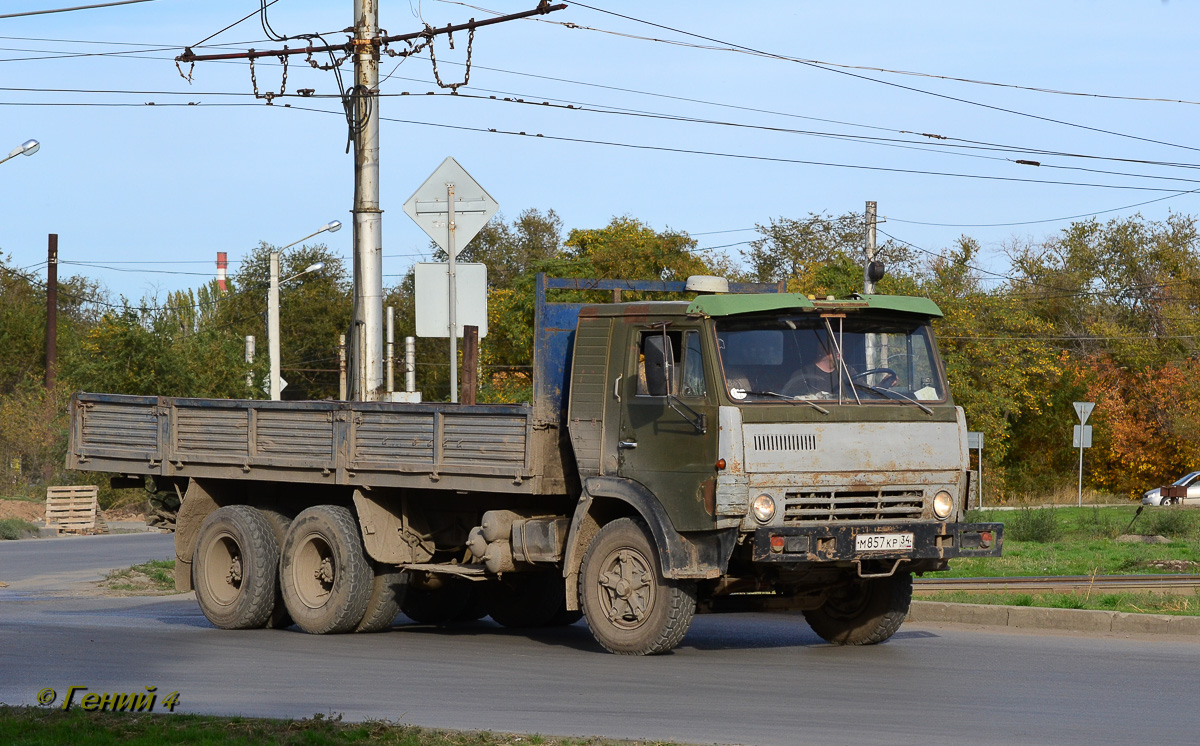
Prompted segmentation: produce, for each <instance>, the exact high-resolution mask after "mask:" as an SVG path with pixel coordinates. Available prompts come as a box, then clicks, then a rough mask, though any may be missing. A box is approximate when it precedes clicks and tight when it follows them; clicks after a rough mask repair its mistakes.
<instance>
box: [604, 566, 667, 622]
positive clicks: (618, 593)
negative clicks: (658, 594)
mask: <svg viewBox="0 0 1200 746" xmlns="http://www.w3.org/2000/svg"><path fill="white" fill-rule="evenodd" d="M599 596H600V598H599V600H600V608H601V610H603V612H604V616H605V617H606V618H607V619H608V621H609V622H610V623H611V624H612V625H613V626H614V627H617V628H619V629H636V628H638V627H640V626H641V625H642V624H643V623H645V621H646V620H647V619H648V618H649V617H650V613H651V612H652V611H653V609H654V601H655V584H654V566H653V565H652V564H650V560H649V559H647V558H646V555H644V554H642V553H641V552H639V551H637V550H636V549H631V548H628V547H622V548H621V549H616V550H614V551H612V552H610V553H609V554H608V556H607V557H605V558H604V562H603V564H601V565H600V578H599Z"/></svg>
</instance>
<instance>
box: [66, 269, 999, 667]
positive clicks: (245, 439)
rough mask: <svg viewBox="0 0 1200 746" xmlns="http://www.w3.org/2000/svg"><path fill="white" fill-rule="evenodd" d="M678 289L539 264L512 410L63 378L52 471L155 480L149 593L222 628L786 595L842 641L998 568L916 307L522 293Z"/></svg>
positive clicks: (671, 631)
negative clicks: (973, 504) (125, 390)
mask: <svg viewBox="0 0 1200 746" xmlns="http://www.w3.org/2000/svg"><path fill="white" fill-rule="evenodd" d="M714 281H715V280H714ZM689 282H691V281H689ZM697 282H698V283H699V284H700V285H703V284H704V282H705V281H704V280H698V281H697ZM721 282H723V281H721ZM684 289H685V285H684V283H678V282H634V281H618V280H577V279H569V280H567V279H552V278H545V277H542V276H539V277H538V283H537V306H536V320H535V325H536V330H535V331H536V333H535V344H534V348H535V349H534V373H533V378H534V381H533V396H532V398H533V401H532V402H529V403H523V404H514V405H463V404H448V403H424V404H408V403H390V402H357V401H355V402H349V401H257V400H213V399H189V398H172V397H152V396H151V397H147V396H124V395H112V394H91V393H79V394H76V395H75V397H74V398H73V400H72V403H71V432H70V445H69V454H68V457H67V461H68V466H69V467H71V468H74V469H82V470H90V471H100V472H111V473H115V474H118V475H123V476H122V477H120V478H121V479H124V480H126V481H128V480H129V478H131V477H132V478H137V479H144V480H145V481H146V483H147V488H148V489H152V490H157V491H173V492H175V493H177V494H178V495H179V497H180V498H181V501H182V502H181V507H180V510H179V514H178V516H177V529H176V533H175V552H176V571H175V582H176V586H177V588H179V589H180V590H191V589H194V590H195V591H196V597H197V600H198V602H199V605H200V608H201V609H202V610H203V612H204V614H205V616H206V617H207V618H208V619H209V621H211V622H212V623H213V624H214V625H216V626H218V627H222V628H232V629H239V628H254V627H264V626H274V627H284V626H290V625H292V624H293V623H294V624H295V625H296V626H297V627H299V628H300V629H301V630H304V631H306V632H310V633H338V632H351V631H378V630H381V629H387V628H390V627H391V625H392V622H393V620H394V619H395V618H396V616H397V614H398V612H399V611H401V610H402V611H403V612H404V613H405V614H406V615H408V616H409V617H410V618H412V619H414V620H416V621H418V622H424V623H430V624H450V623H453V622H455V621H460V620H470V619H478V618H482V617H483V616H485V615H490V616H491V617H492V619H493V620H495V621H496V622H498V623H500V624H502V625H505V626H511V627H538V626H547V625H558V624H569V623H573V622H575V621H577V620H578V619H579V618H580V616H583V617H584V618H586V621H587V624H588V627H589V628H590V629H591V631H592V634H593V635H594V636H595V638H596V640H597V641H598V642H599V643H600V645H602V646H603V647H604V648H605V649H607V650H609V651H611V652H614V653H623V654H655V653H663V652H666V651H668V650H670V649H672V648H673V647H675V646H676V645H677V644H678V643H679V642H680V640H681V639H682V638H683V636H684V634H685V633H686V632H687V629H688V626H689V625H690V623H691V620H692V617H693V615H694V614H695V613H696V611H697V610H700V611H717V610H723V609H799V610H802V611H803V612H804V615H805V618H806V620H807V621H808V623H809V625H810V626H811V627H812V629H813V630H814V631H815V632H816V633H817V634H818V635H820V636H821V637H823V638H824V639H826V640H829V641H831V642H834V643H838V644H870V643H877V642H882V641H883V640H886V639H888V638H889V637H890V636H891V635H892V634H893V633H894V632H895V631H896V630H897V628H898V627H899V626H900V624H901V623H902V621H903V620H904V617H905V616H906V614H907V611H908V607H909V602H910V599H911V596H912V577H913V574H914V573H917V574H919V573H923V572H928V571H934V570H942V569H945V568H946V567H947V562H948V560H950V559H953V558H956V557H978V556H991V557H994V556H999V554H1000V552H1001V545H1002V538H1003V537H1002V526H1001V524H994V523H976V524H968V523H964V522H962V516H963V512H964V510H965V504H966V497H967V493H968V485H969V480H970V476H971V471H970V468H969V463H968V451H967V427H966V423H965V419H964V416H963V412H962V409H961V408H958V407H956V406H955V405H954V402H953V400H952V398H951V396H950V392H949V390H948V388H947V386H946V381H945V373H944V370H943V366H942V363H941V360H940V358H939V356H938V352H937V346H936V343H935V340H934V336H933V332H932V329H931V325H930V324H931V321H932V320H933V319H934V318H936V317H938V316H940V314H941V312H940V311H939V309H938V307H937V306H936V305H935V304H934V303H933V302H932V301H929V300H927V299H924V298H909V297H895V296H882V295H866V296H857V295H856V296H851V297H850V298H846V299H838V300H835V299H833V298H828V299H824V300H819V299H814V298H810V297H807V296H804V295H799V294H794V293H785V292H774V291H777V290H778V289H779V288H776V287H774V286H768V287H767V288H762V287H748V286H736V285H735V286H734V287H733V288H731V289H732V290H733V291H734V292H710V293H701V294H699V295H697V296H696V297H695V298H694V299H693V300H680V301H636V302H624V303H621V302H613V303H575V302H570V303H568V302H553V301H551V300H549V299H548V298H547V294H548V293H550V292H559V291H564V290H634V291H642V292H660V293H670V292H676V293H677V292H681V291H683V290H684ZM718 289H720V290H724V287H722V286H720V283H719V282H718ZM764 289H765V290H769V291H772V292H762V291H763V290H764ZM746 291H758V292H746Z"/></svg>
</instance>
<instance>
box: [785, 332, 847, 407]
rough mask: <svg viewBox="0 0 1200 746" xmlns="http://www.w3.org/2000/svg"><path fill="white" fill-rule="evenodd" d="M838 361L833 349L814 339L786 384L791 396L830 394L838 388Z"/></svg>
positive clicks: (786, 390) (787, 392)
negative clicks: (835, 358)
mask: <svg viewBox="0 0 1200 746" xmlns="http://www.w3.org/2000/svg"><path fill="white" fill-rule="evenodd" d="M836 370H837V361H836V360H834V357H833V351H832V350H830V349H828V348H827V347H826V346H825V345H824V344H821V343H820V342H819V341H817V340H814V344H813V345H811V346H810V347H808V349H806V350H805V351H804V352H803V353H801V357H800V367H799V368H798V369H797V370H796V372H795V373H793V374H792V377H791V378H790V379H789V380H788V382H787V384H786V385H785V386H784V390H783V393H785V394H790V395H791V396H819V395H822V394H824V395H830V394H832V393H833V392H834V391H836V390H837V375H836Z"/></svg>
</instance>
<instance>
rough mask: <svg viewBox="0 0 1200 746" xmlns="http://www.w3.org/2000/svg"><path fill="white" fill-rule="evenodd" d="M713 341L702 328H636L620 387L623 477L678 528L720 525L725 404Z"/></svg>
mask: <svg viewBox="0 0 1200 746" xmlns="http://www.w3.org/2000/svg"><path fill="white" fill-rule="evenodd" d="M707 344H708V341H707V340H706V339H705V337H704V330H703V328H702V327H700V326H698V325H697V326H682V325H674V324H671V325H666V326H664V325H661V324H659V325H646V326H644V327H635V328H633V329H630V338H629V341H628V344H627V345H626V359H625V365H624V371H623V373H622V379H621V381H620V382H619V383H618V386H617V388H618V390H619V391H620V393H621V400H622V404H623V406H621V418H620V425H619V428H618V440H617V454H618V467H617V473H618V474H619V475H620V476H622V477H626V478H628V479H632V480H634V481H637V482H640V483H641V484H642V485H644V486H645V487H646V488H647V489H649V490H650V491H651V492H653V493H654V495H655V496H656V497H658V499H659V502H661V503H662V505H663V507H664V508H665V509H666V511H667V514H668V515H669V516H670V517H671V520H672V522H673V523H674V525H675V529H676V530H677V531H700V530H706V529H711V528H712V527H713V510H714V507H713V501H714V498H715V488H716V487H715V485H716V466H715V464H716V457H717V456H716V453H717V406H716V399H715V395H714V393H715V392H714V385H713V383H712V382H713V380H714V378H713V376H712V371H711V370H709V369H708V368H709V366H708V363H707V361H708V359H709V356H708V355H706V354H705V347H706V345H707ZM668 392H669V393H670V394H671V395H670V396H668Z"/></svg>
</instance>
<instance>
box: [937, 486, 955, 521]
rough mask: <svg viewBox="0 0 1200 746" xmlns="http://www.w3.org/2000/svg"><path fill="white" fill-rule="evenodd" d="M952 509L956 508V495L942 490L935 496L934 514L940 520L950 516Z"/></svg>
mask: <svg viewBox="0 0 1200 746" xmlns="http://www.w3.org/2000/svg"><path fill="white" fill-rule="evenodd" d="M952 510H954V497H953V496H951V494H950V493H949V492H947V491H945V490H942V491H941V492H939V493H937V494H936V495H934V496H933V514H934V515H935V516H937V518H938V520H939V521H944V520H946V519H947V518H949V517H950V512H951V511H952Z"/></svg>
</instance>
